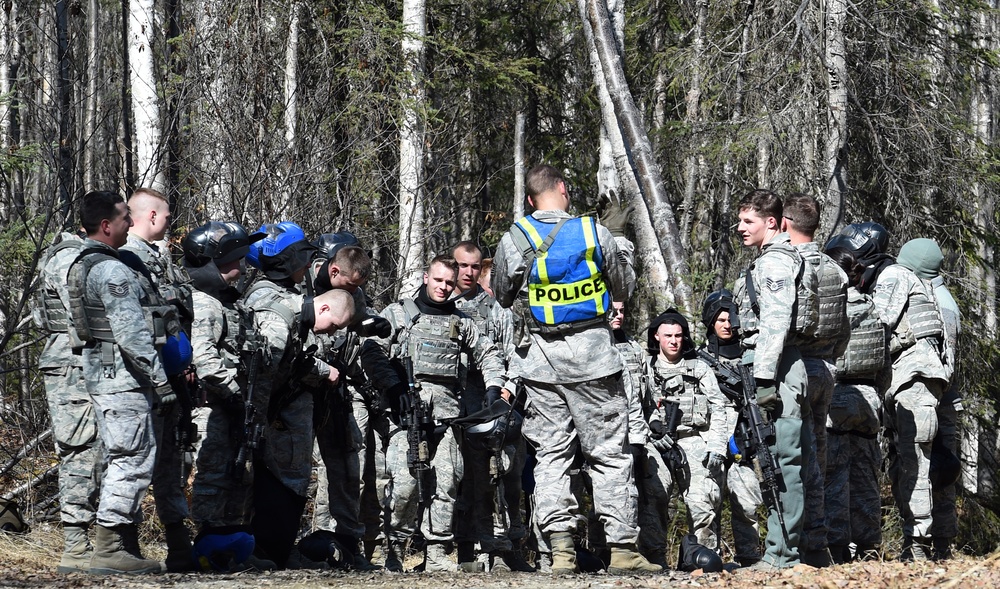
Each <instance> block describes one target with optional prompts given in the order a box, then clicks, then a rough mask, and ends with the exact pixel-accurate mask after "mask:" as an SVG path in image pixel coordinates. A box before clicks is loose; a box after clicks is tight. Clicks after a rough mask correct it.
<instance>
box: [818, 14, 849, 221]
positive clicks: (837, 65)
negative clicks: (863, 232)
mask: <svg viewBox="0 0 1000 589" xmlns="http://www.w3.org/2000/svg"><path fill="white" fill-rule="evenodd" d="M845 18H847V1H846V0H826V19H825V20H826V30H825V32H826V43H825V49H826V53H825V57H826V77H827V98H826V104H827V107H826V113H827V115H826V123H827V125H826V126H827V132H826V149H825V151H824V154H823V162H824V165H825V168H826V169H825V172H826V174H825V176H826V179H827V187H826V198H825V206H824V208H823V219H822V226H823V228H824V230H825V231H826V232H827V236H829V235H830V234H832V233H833V232H834V231H836V229H837V225H838V224H839V223H840V221H841V218H842V217H843V205H844V197H845V196H846V194H847V187H848V184H847V162H846V159H847V47H846V45H845V42H844V19H845Z"/></svg>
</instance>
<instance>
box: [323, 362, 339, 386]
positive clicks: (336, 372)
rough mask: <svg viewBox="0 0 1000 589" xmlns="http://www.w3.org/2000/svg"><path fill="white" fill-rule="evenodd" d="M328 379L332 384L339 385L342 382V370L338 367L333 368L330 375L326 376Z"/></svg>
mask: <svg viewBox="0 0 1000 589" xmlns="http://www.w3.org/2000/svg"><path fill="white" fill-rule="evenodd" d="M326 379H327V380H328V381H330V384H337V383H338V382H340V370H339V369H337V367H336V366H331V367H330V374H328V375H327V376H326Z"/></svg>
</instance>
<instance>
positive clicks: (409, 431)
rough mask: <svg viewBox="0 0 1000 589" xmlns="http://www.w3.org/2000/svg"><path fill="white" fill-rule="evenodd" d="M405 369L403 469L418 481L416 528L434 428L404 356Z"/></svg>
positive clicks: (409, 360)
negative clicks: (405, 396) (405, 411)
mask: <svg viewBox="0 0 1000 589" xmlns="http://www.w3.org/2000/svg"><path fill="white" fill-rule="evenodd" d="M403 363H404V365H405V366H406V384H407V392H406V395H407V396H408V397H409V408H410V410H409V412H408V413H407V415H405V416H402V417H403V419H404V420H405V422H406V443H407V450H406V466H407V467H409V469H410V474H411V475H413V478H414V479H415V480H416V481H417V502H418V504H419V506H420V508H421V509H420V511H418V512H417V520H418V521H417V524H418V526H417V527H418V528H419V524H420V521H419V520H420V518H421V516H422V512H423V508H424V507H427V505H428V503H429V500H430V497H429V496H428V493H427V490H428V483H427V480H426V479H427V476H428V475H430V471H431V448H430V435H429V434H430V430H431V429H433V427H434V422H433V420H432V419H431V412H430V410H429V409H428V408H427V404H426V403H424V401H423V400H422V399H421V398H420V383H418V382H417V379H416V378H414V376H413V359H412V358H410V357H409V356H407V357H406V358H404V359H403Z"/></svg>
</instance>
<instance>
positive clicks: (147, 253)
mask: <svg viewBox="0 0 1000 589" xmlns="http://www.w3.org/2000/svg"><path fill="white" fill-rule="evenodd" d="M121 249H122V250H123V251H128V252H132V253H134V254H135V255H136V256H137V257H138V258H139V259H140V260H142V263H143V265H145V266H146V268H147V269H148V270H149V273H150V275H151V276H152V278H153V286H154V287H155V288H156V289H157V291H158V292H159V294H160V296H161V297H162V298H163V299H164V300H165V301H166V302H167V303H169V304H172V305H175V306H176V307H177V308H178V310H179V312H180V317H181V321H182V323H183V325H184V327H185V331H187V330H188V329H187V328H189V327H190V321H191V318H192V316H193V315H194V309H193V303H192V296H191V293H192V291H193V290H194V287H193V286H192V285H191V277H190V276H188V273H187V271H186V270H185V269H184V268H181V267H180V266H177V265H176V264H174V263H173V260H171V259H170V256H169V255H168V254H167V253H165V252H163V251H161V250H160V248H159V247H158V246H156V245H155V244H152V243H149V242H148V241H146V240H144V239H142V238H140V237H136V236H135V235H131V234H129V236H128V242H127V243H126V244H125V245H124V246H122V248H121Z"/></svg>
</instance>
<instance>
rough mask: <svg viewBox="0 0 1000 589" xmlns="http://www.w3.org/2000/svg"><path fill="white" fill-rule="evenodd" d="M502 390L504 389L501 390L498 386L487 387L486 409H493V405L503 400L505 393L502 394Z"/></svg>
mask: <svg viewBox="0 0 1000 589" xmlns="http://www.w3.org/2000/svg"><path fill="white" fill-rule="evenodd" d="M502 390H503V389H501V388H500V387H498V386H492V387H487V388H486V400H485V403H486V404H485V406H486V407H492V406H493V403H496V402H497V401H499V400H500V399H502V398H503V392H502Z"/></svg>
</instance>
